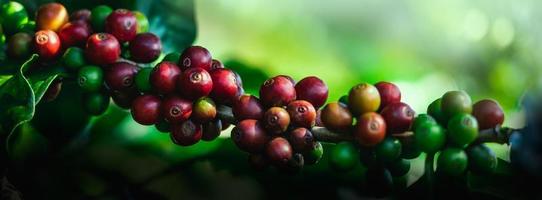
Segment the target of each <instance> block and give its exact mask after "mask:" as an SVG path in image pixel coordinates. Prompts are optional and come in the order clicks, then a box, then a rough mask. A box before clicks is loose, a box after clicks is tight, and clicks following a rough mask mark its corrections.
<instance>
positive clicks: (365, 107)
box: [348, 83, 380, 116]
mask: <svg viewBox="0 0 542 200" xmlns="http://www.w3.org/2000/svg"><path fill="white" fill-rule="evenodd" d="M348 106H349V107H350V111H351V112H352V113H353V114H354V115H355V116H359V115H362V114H364V113H367V112H376V111H377V110H378V108H379V107H380V94H379V93H378V89H376V87H375V86H373V85H371V84H368V83H362V84H358V85H356V86H354V87H352V89H350V92H349V93H348Z"/></svg>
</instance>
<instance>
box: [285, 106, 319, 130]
mask: <svg viewBox="0 0 542 200" xmlns="http://www.w3.org/2000/svg"><path fill="white" fill-rule="evenodd" d="M287 110H288V113H289V114H290V119H291V121H292V124H293V125H295V126H300V127H305V128H311V127H313V126H314V124H315V123H316V110H315V109H314V107H313V106H312V104H311V103H309V102H308V101H305V100H295V101H292V102H290V103H289V104H288V107H287Z"/></svg>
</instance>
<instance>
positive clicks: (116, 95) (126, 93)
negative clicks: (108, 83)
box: [110, 87, 139, 109]
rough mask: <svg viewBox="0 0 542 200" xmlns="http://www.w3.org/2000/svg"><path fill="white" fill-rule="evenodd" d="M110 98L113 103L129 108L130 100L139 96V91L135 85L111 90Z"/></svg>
mask: <svg viewBox="0 0 542 200" xmlns="http://www.w3.org/2000/svg"><path fill="white" fill-rule="evenodd" d="M110 94H111V98H112V99H113V102H115V104H116V105H117V106H119V107H121V108H123V109H129V108H130V107H131V106H132V102H133V101H134V99H135V98H137V97H138V96H139V92H138V91H137V89H136V88H135V87H130V88H128V89H125V90H112V91H111V92H110Z"/></svg>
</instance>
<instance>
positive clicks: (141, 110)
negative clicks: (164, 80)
mask: <svg viewBox="0 0 542 200" xmlns="http://www.w3.org/2000/svg"><path fill="white" fill-rule="evenodd" d="M160 103H161V100H160V97H158V96H154V95H150V94H147V95H142V96H139V97H137V98H136V99H135V100H134V101H133V103H132V109H131V113H132V118H134V120H135V121H136V122H137V123H140V124H142V125H152V124H156V123H158V121H159V120H160Z"/></svg>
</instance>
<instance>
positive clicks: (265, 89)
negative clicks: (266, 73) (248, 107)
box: [260, 75, 296, 107]
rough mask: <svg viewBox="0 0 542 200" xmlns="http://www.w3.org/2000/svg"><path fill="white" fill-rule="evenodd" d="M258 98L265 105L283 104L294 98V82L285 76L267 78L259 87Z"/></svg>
mask: <svg viewBox="0 0 542 200" xmlns="http://www.w3.org/2000/svg"><path fill="white" fill-rule="evenodd" d="M260 99H261V101H262V103H263V104H264V105H265V106H268V107H272V106H285V105H287V104H288V103H289V102H290V101H293V100H295V99H296V92H295V88H294V83H293V82H292V79H291V78H288V77H287V76H283V75H281V76H275V77H273V78H271V79H267V81H265V82H264V83H263V84H262V86H261V87H260Z"/></svg>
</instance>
